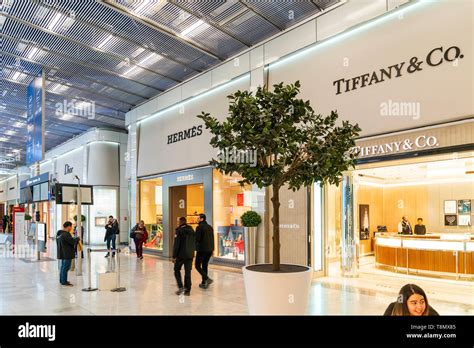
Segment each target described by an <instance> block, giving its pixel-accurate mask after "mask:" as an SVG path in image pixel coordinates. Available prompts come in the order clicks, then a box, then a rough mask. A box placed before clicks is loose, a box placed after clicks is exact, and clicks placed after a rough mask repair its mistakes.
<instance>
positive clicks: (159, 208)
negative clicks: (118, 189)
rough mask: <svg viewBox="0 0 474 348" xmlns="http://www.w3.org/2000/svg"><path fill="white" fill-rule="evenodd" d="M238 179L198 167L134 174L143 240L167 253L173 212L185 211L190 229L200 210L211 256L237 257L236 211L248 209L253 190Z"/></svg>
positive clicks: (240, 254)
mask: <svg viewBox="0 0 474 348" xmlns="http://www.w3.org/2000/svg"><path fill="white" fill-rule="evenodd" d="M241 179H242V178H241V177H240V176H238V175H235V174H234V175H225V174H222V173H220V172H219V171H217V170H215V169H211V168H204V169H196V170H189V171H186V172H179V173H170V174H166V175H163V176H162V177H158V178H150V179H143V180H140V185H139V192H140V198H139V200H140V209H139V211H140V214H139V220H144V222H145V224H146V227H147V230H148V232H149V239H148V241H147V243H145V245H144V246H145V247H146V248H148V249H151V250H156V251H160V252H163V253H164V254H165V255H166V254H169V252H170V250H171V246H172V242H173V236H174V230H175V228H176V227H177V221H178V218H179V217H180V216H186V218H187V221H188V224H190V225H191V226H192V227H193V228H194V229H196V227H197V226H198V224H197V223H198V216H199V214H201V213H204V214H206V215H207V217H208V222H209V223H210V224H211V225H212V226H213V228H214V233H215V236H214V243H215V252H214V257H215V258H220V259H223V260H228V261H231V262H235V261H237V262H239V263H243V262H244V260H245V248H244V228H243V226H242V224H241V221H240V217H241V215H242V214H243V213H245V212H246V211H248V210H251V209H252V197H253V196H252V187H251V185H244V186H241V185H240V184H239V180H241ZM211 183H212V185H211ZM206 192H207V193H206Z"/></svg>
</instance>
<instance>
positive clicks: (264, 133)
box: [198, 81, 360, 272]
mask: <svg viewBox="0 0 474 348" xmlns="http://www.w3.org/2000/svg"><path fill="white" fill-rule="evenodd" d="M273 88H274V89H273V91H268V89H267V88H262V87H259V88H258V89H257V91H256V92H255V94H253V92H249V91H237V92H235V93H234V94H233V95H230V96H228V99H229V100H230V103H229V115H228V116H227V118H226V119H225V120H224V121H223V122H219V121H218V120H217V119H216V118H214V117H212V116H211V115H210V114H209V113H205V112H202V114H201V115H198V117H199V118H201V119H202V120H203V121H204V123H205V126H206V128H208V129H209V130H210V132H211V133H212V135H213V137H212V138H211V142H210V144H211V145H212V146H213V147H214V148H216V149H218V150H219V156H218V158H217V159H212V160H211V161H210V163H211V164H212V165H214V166H215V167H216V168H217V169H218V170H220V171H221V172H224V173H226V174H230V173H233V172H236V173H238V174H240V175H241V176H242V178H243V179H242V180H241V181H240V182H239V183H240V184H241V185H244V184H255V185H257V186H258V187H259V188H262V187H271V190H272V198H271V201H272V206H273V217H272V223H273V267H272V270H273V271H274V272H279V271H280V213H279V212H280V194H279V193H280V188H281V187H282V186H284V185H288V187H289V189H291V190H293V191H296V190H298V189H300V188H301V187H302V186H309V185H312V184H313V183H314V182H315V181H316V182H321V183H323V184H336V185H338V184H339V182H340V179H341V175H342V172H344V171H346V170H348V169H349V168H350V167H352V166H354V165H355V161H356V156H357V154H356V153H355V152H354V151H351V149H352V148H353V147H354V146H355V137H356V136H357V135H358V134H359V132H360V128H359V126H358V125H357V124H356V125H352V124H350V123H349V122H348V121H342V124H341V125H339V126H338V125H336V121H337V119H338V114H337V111H331V114H330V115H329V116H325V117H324V116H322V115H320V114H315V112H314V110H313V108H312V107H311V106H310V103H309V101H304V100H302V99H298V98H297V95H298V93H299V92H300V83H299V81H296V82H295V83H294V84H289V85H283V83H279V84H276V85H274V86H273ZM229 150H231V151H232V153H233V154H234V153H237V154H239V155H240V158H239V160H236V158H233V159H234V160H229V159H232V158H228V157H229V156H226V155H223V154H228V153H229ZM252 151H253V152H252ZM249 153H254V154H255V156H256V161H255V162H252V161H242V160H241V159H242V158H244V156H245V155H246V156H247V158H248V154H249ZM234 157H237V156H234Z"/></svg>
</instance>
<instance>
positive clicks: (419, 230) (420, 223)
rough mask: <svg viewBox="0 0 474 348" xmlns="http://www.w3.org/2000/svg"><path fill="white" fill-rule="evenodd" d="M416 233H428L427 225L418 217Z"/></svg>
mask: <svg viewBox="0 0 474 348" xmlns="http://www.w3.org/2000/svg"><path fill="white" fill-rule="evenodd" d="M415 234H419V235H423V234H426V226H425V225H423V219H422V218H418V219H417V220H416V225H415Z"/></svg>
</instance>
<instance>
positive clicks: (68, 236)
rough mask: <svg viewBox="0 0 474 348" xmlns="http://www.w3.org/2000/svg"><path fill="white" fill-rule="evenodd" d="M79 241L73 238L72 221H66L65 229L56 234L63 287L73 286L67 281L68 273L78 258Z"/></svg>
mask: <svg viewBox="0 0 474 348" xmlns="http://www.w3.org/2000/svg"><path fill="white" fill-rule="evenodd" d="M79 240H80V238H79V237H73V236H72V223H71V222H70V221H66V222H65V223H64V224H63V229H62V230H59V231H58V233H57V234H56V243H57V246H58V260H61V270H60V273H59V282H60V283H61V285H65V286H72V284H71V283H70V282H68V280H67V272H69V270H70V269H71V264H72V260H73V259H74V258H75V256H76V255H75V253H76V246H77V243H79Z"/></svg>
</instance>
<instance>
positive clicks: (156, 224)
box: [140, 178, 163, 251]
mask: <svg viewBox="0 0 474 348" xmlns="http://www.w3.org/2000/svg"><path fill="white" fill-rule="evenodd" d="M140 220H143V221H144V222H145V226H146V229H147V231H148V240H147V241H146V243H145V244H144V247H145V248H150V249H155V250H160V251H161V250H163V179H162V178H154V179H149V180H142V181H140Z"/></svg>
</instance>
